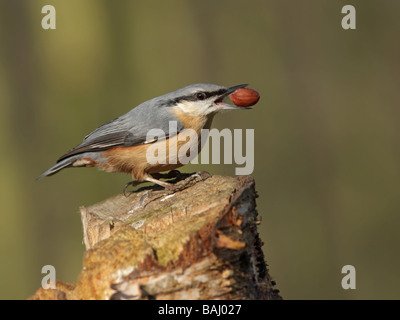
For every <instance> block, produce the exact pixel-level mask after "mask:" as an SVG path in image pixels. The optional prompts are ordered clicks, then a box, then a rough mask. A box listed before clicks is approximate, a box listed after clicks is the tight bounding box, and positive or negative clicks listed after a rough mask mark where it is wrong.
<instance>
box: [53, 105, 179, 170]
mask: <svg viewBox="0 0 400 320" xmlns="http://www.w3.org/2000/svg"><path fill="white" fill-rule="evenodd" d="M139 107H140V106H138V107H136V108H135V109H133V110H131V111H130V112H128V113H127V114H125V115H123V116H121V117H119V118H117V119H115V120H112V121H110V122H108V123H106V124H104V125H102V126H101V127H99V128H97V129H96V130H94V131H92V132H91V133H89V134H88V135H87V136H86V137H85V138H84V140H83V142H82V143H81V144H79V145H78V146H76V147H75V148H73V149H71V150H70V151H68V152H67V153H66V154H64V155H62V156H61V157H60V158H59V159H58V160H57V162H60V161H62V160H64V159H66V158H68V157H70V156H73V155H76V154H80V153H84V152H96V151H104V150H107V149H111V148H114V147H131V146H135V145H139V144H144V143H152V142H155V141H157V140H158V139H153V140H150V141H147V140H146V139H147V133H148V132H149V130H151V129H161V130H162V131H163V132H164V133H165V137H166V138H167V137H169V136H172V135H173V134H177V133H179V132H180V131H181V130H182V129H183V128H184V127H183V125H182V123H181V122H180V121H177V119H176V118H175V117H174V116H173V114H172V113H170V112H169V111H165V110H163V114H162V117H160V115H159V114H158V115H157V114H156V116H155V118H157V119H158V121H157V120H155V119H154V117H151V114H153V115H154V110H152V109H154V108H151V107H150V108H144V107H143V106H141V108H139ZM136 109H137V110H136ZM146 109H148V110H146ZM135 110H136V111H135ZM169 121H177V128H176V129H177V130H176V132H173V133H170V132H169Z"/></svg>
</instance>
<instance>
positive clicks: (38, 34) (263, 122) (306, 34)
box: [0, 0, 400, 299]
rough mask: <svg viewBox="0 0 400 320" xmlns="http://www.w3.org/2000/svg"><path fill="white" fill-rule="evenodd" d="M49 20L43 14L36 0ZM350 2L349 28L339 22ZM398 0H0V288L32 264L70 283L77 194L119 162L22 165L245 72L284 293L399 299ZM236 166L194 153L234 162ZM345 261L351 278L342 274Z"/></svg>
mask: <svg viewBox="0 0 400 320" xmlns="http://www.w3.org/2000/svg"><path fill="white" fill-rule="evenodd" d="M46 4H51V5H53V6H55V8H56V13H57V29H56V30H43V29H42V27H41V20H42V18H43V16H44V14H42V13H41V9H42V7H43V6H44V5H46ZM346 4H353V5H354V6H355V7H356V10H357V29H356V30H343V29H342V27H341V19H342V17H343V16H344V15H343V14H342V13H341V9H342V7H343V6H344V5H346ZM399 13H400V2H398V1H393V0H380V1H377V0H375V1H372V0H363V1H350V0H349V1H339V0H307V1H287V0H270V1H267V0H265V1H255V0H254V1H235V0H230V1H227V0H225V1H210V0H203V1H141V2H139V1H126V0H119V1H106V0H99V1H94V0H84V1H83V0H79V1H78V0H69V1H65V0H64V1H54V0H50V1H39V0H34V1H33V0H31V1H28V0H24V1H21V0H18V1H17V0H8V1H5V0H1V1H0V150H1V157H0V173H1V175H0V177H1V180H0V197H1V198H0V204H1V208H2V212H1V224H0V235H1V240H0V248H1V263H0V298H2V299H24V298H26V297H28V296H29V295H31V294H32V293H33V292H34V291H35V290H36V289H37V288H38V287H39V286H40V283H41V279H42V277H43V275H42V274H41V268H42V266H43V265H46V264H51V265H53V266H55V268H56V270H57V279H60V280H64V281H70V282H75V281H76V279H77V275H78V273H79V271H80V269H81V263H82V254H83V251H84V246H83V244H82V228H81V222H80V216H79V213H78V208H79V206H80V205H90V204H93V203H96V202H98V201H101V200H103V199H106V198H107V197H110V196H112V195H114V194H117V193H120V192H121V188H122V186H123V185H124V184H125V183H126V182H127V181H129V176H127V175H124V174H107V173H103V172H99V171H97V170H96V169H68V170H65V171H62V172H61V173H59V174H57V175H56V176H54V177H51V178H46V179H44V180H41V181H35V178H36V177H37V176H38V175H39V174H40V173H42V171H44V170H45V169H47V168H48V167H50V166H51V165H53V164H54V163H55V161H56V159H57V158H58V157H59V156H60V155H61V154H63V153H64V152H66V151H67V150H69V149H70V148H72V147H74V146H75V145H77V144H78V143H80V142H81V141H82V139H83V137H84V136H85V135H86V134H87V133H89V132H90V131H92V130H93V129H95V128H96V127H98V126H99V125H101V124H103V123H105V122H107V121H109V120H111V119H114V118H116V117H117V116H119V115H122V114H124V113H125V112H127V111H129V110H130V109H131V108H132V107H134V106H135V105H137V104H139V103H141V102H143V101H145V100H148V99H150V98H153V97H155V96H158V95H161V94H164V93H166V92H170V91H173V90H175V89H178V88H180V87H183V86H186V85H189V84H192V83H197V82H210V83H216V84H220V85H225V86H230V85H236V84H240V83H250V87H251V88H254V89H256V90H258V91H259V92H260V94H261V100H260V102H259V103H258V104H257V105H256V106H255V107H254V109H253V110H252V111H246V112H245V111H243V112H231V113H225V114H223V115H219V116H217V117H216V119H215V120H214V125H213V127H216V128H219V129H222V128H226V127H227V128H231V129H234V128H238V129H240V128H242V129H246V128H254V129H255V170H254V173H253V176H254V177H255V179H256V184H257V189H258V191H259V194H260V198H259V199H258V209H259V213H260V214H261V215H262V219H263V222H262V224H261V227H260V232H261V236H262V239H263V241H264V242H265V245H264V253H265V256H266V259H267V263H268V264H269V266H270V273H271V275H272V276H273V278H274V279H275V280H276V282H277V287H278V288H279V289H280V290H281V294H282V296H283V297H284V298H286V299H385V298H386V299H399V298H400V276H399V270H400V255H399V240H400V237H399V230H398V229H399V227H400V215H399V211H400V196H399V191H400V170H399V169H400V149H399V142H400V130H399V127H400V126H399V123H400V121H399V120H400V98H399V82H400V81H399V80H400V41H399V36H398V34H399V31H400V19H399ZM234 168H235V165H211V166H200V165H197V166H195V165H190V166H187V167H185V170H186V171H188V172H192V171H195V170H208V171H209V172H211V173H213V174H223V175H234ZM347 264H350V265H354V266H355V268H356V270H357V289H356V290H347V291H345V290H343V289H342V288H341V279H342V276H343V275H341V268H342V266H344V265H347Z"/></svg>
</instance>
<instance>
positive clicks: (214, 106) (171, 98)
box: [163, 83, 251, 116]
mask: <svg viewBox="0 0 400 320" xmlns="http://www.w3.org/2000/svg"><path fill="white" fill-rule="evenodd" d="M246 86H247V84H240V85H237V86H233V87H222V86H218V85H216V84H210V83H199V84H192V85H190V86H187V87H184V88H182V89H179V90H176V91H174V92H171V93H168V94H166V95H165V96H164V97H163V98H164V99H165V100H166V101H167V102H168V105H169V106H172V107H174V108H179V109H180V110H181V111H183V112H184V113H187V114H191V115H193V116H208V115H214V114H215V113H217V112H219V111H222V110H237V109H251V108H249V107H237V106H235V105H231V104H228V103H225V102H224V99H225V98H226V97H227V96H228V95H230V94H231V93H232V92H234V91H235V90H237V89H239V88H243V87H246Z"/></svg>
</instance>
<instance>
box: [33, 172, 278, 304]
mask: <svg viewBox="0 0 400 320" xmlns="http://www.w3.org/2000/svg"><path fill="white" fill-rule="evenodd" d="M177 183H181V182H177ZM154 188H157V187H154ZM146 192H148V190H143V191H139V192H133V193H131V194H129V195H128V196H127V197H125V196H124V195H117V196H115V197H112V198H109V199H107V200H105V201H103V202H100V203H98V204H95V205H92V206H89V207H81V208H80V211H81V218H82V223H83V231H84V243H85V246H86V252H85V253H84V258H83V269H82V271H81V273H80V275H79V277H78V281H77V284H76V285H72V284H67V283H64V282H61V281H57V284H56V289H54V290H52V289H47V290H46V289H43V288H40V289H38V290H37V292H36V293H35V294H34V295H33V296H31V297H30V299H280V298H281V297H280V296H279V294H278V293H279V291H278V290H276V289H274V284H275V283H274V281H271V278H270V276H269V274H268V270H267V265H266V263H265V261H264V255H263V252H262V250H261V246H262V242H261V240H260V238H259V234H258V231H257V226H258V225H259V223H260V220H259V218H258V213H257V211H256V200H255V199H256V197H257V194H256V191H255V182H254V180H253V178H252V177H249V176H244V177H236V178H232V177H221V176H212V177H207V178H204V179H203V180H201V181H197V183H195V184H193V185H192V186H190V187H188V188H186V189H184V190H181V191H179V192H176V193H174V194H167V193H159V194H156V195H149V196H148V197H147V198H145V199H144V202H143V204H142V205H141V204H140V199H141V198H142V197H143V195H144V194H146Z"/></svg>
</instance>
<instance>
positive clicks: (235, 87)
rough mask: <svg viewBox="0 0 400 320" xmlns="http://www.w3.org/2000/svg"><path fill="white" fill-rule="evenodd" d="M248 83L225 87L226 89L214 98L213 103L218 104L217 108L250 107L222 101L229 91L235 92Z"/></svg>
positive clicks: (234, 108)
mask: <svg viewBox="0 0 400 320" xmlns="http://www.w3.org/2000/svg"><path fill="white" fill-rule="evenodd" d="M247 86H248V84H239V85H237V86H233V87H229V88H227V89H226V91H225V92H224V93H223V94H221V95H220V96H219V97H218V98H217V99H216V100H215V104H217V105H218V107H219V108H218V109H219V110H238V109H251V108H250V107H238V106H235V105H232V104H228V103H225V102H223V101H224V99H225V98H226V97H227V96H229V95H230V94H231V93H233V92H235V91H236V90H237V89H239V88H244V87H247Z"/></svg>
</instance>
